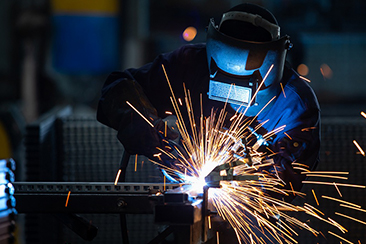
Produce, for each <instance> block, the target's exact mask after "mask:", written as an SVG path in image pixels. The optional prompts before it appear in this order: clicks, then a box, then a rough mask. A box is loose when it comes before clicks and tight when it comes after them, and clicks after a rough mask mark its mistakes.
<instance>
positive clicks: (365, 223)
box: [335, 212, 366, 225]
mask: <svg viewBox="0 0 366 244" xmlns="http://www.w3.org/2000/svg"><path fill="white" fill-rule="evenodd" d="M335 214H336V215H339V216H342V217H344V218H347V219H350V220H353V221H356V222H358V223H361V224H363V225H366V222H365V221H362V220H359V219H356V218H353V217H351V216H348V215H345V214H341V213H337V212H336V213H335Z"/></svg>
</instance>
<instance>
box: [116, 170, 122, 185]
mask: <svg viewBox="0 0 366 244" xmlns="http://www.w3.org/2000/svg"><path fill="white" fill-rule="evenodd" d="M121 171H122V170H121V169H120V170H118V173H117V176H116V179H115V181H114V185H115V186H116V185H117V182H118V180H119V176H120V175H121Z"/></svg>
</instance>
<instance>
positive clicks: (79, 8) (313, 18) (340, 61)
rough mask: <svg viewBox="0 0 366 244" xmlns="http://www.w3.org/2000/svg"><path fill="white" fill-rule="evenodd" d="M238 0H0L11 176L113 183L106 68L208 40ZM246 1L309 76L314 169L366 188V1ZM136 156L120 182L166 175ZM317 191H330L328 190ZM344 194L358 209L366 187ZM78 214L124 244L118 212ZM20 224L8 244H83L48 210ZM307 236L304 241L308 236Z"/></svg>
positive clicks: (2, 113) (358, 230)
mask: <svg viewBox="0 0 366 244" xmlns="http://www.w3.org/2000/svg"><path fill="white" fill-rule="evenodd" d="M241 2H244V1H239V0H226V1H225V0H184V1H182V0H103V1H102V0H2V1H0V33H1V34H0V158H13V159H14V160H15V162H16V166H17V167H16V169H15V181H54V182H62V181H75V182H76V181H80V182H106V181H108V182H110V181H111V182H112V181H114V178H115V174H116V170H117V169H118V167H119V162H120V160H121V155H122V152H123V147H122V146H121V145H120V144H119V143H118V141H117V139H116V137H115V135H116V133H115V132H114V131H113V130H111V129H109V128H106V127H105V126H103V125H101V124H99V123H98V122H97V121H96V119H95V111H96V106H97V102H98V98H99V95H100V90H101V87H102V85H103V82H104V80H105V78H106V77H107V75H108V74H109V73H110V72H112V71H114V70H121V69H125V68H129V67H139V66H141V65H143V64H145V63H147V62H149V61H152V60H153V59H154V57H156V56H157V55H158V54H160V53H164V52H169V51H173V50H174V49H176V48H177V47H179V46H181V45H184V44H188V43H199V42H204V41H205V36H206V32H205V28H206V26H207V24H208V21H209V19H210V18H211V17H214V18H215V19H216V21H218V20H219V19H220V16H221V14H222V12H223V11H225V10H228V9H229V8H230V7H232V6H234V5H236V4H239V3H241ZM246 2H251V3H256V4H259V5H262V6H264V7H266V8H268V9H269V10H270V11H271V12H272V13H273V14H274V15H275V16H276V17H277V19H278V21H279V25H280V26H281V34H282V35H284V34H288V35H289V36H290V37H291V41H292V43H293V44H294V46H293V48H292V50H291V51H290V53H289V55H288V60H289V61H290V63H292V65H293V67H294V69H295V70H297V71H298V73H299V74H301V75H302V76H304V77H306V78H307V79H309V80H311V82H310V85H311V86H312V87H313V89H314V90H315V93H316V94H317V96H318V99H319V102H320V106H321V109H322V138H323V143H322V149H321V164H320V169H322V170H343V171H348V172H350V181H351V182H352V183H355V184H360V185H365V184H366V180H365V178H366V177H364V175H365V174H366V169H365V167H366V166H365V165H366V160H365V157H364V156H363V155H362V154H361V153H360V152H359V150H358V149H357V148H356V147H355V145H354V144H353V140H356V141H357V142H358V143H359V145H360V146H361V147H363V148H365V149H366V118H364V117H363V116H362V114H361V112H362V111H365V110H366V95H365V92H366V82H365V81H364V76H365V70H366V27H365V26H366V1H364V0H348V1H344V0H255V1H254V0H253V1H249V0H248V1H246ZM133 160H134V159H133ZM139 162H140V164H139V165H140V166H139V170H138V172H135V171H134V169H133V168H131V167H132V166H129V169H128V170H129V171H128V172H129V173H128V174H127V176H128V177H127V179H126V180H127V181H128V182H161V181H162V178H161V175H160V173H159V172H158V170H157V169H156V168H155V167H154V166H152V165H150V164H149V163H148V162H146V161H145V163H141V162H144V158H143V157H139ZM306 190H309V189H305V191H306ZM319 191H323V192H327V194H329V195H331V194H333V195H334V194H336V192H334V189H333V188H332V189H329V188H324V189H323V188H321V189H319ZM345 191H346V192H344V198H345V199H349V200H350V201H352V202H355V203H356V204H359V205H361V206H362V207H364V208H366V206H365V200H366V194H365V193H366V191H365V190H364V189H357V190H354V189H352V190H348V189H347V190H345ZM333 207H334V206H333V205H331V204H329V208H333ZM15 208H16V207H15ZM350 211H351V210H350ZM352 214H353V215H354V213H350V215H352ZM357 214H358V218H359V219H366V216H365V215H363V213H357ZM86 217H87V218H89V219H93V222H94V223H96V225H98V227H99V234H98V236H97V238H96V239H95V240H94V241H93V242H94V243H121V235H120V233H119V232H120V229H119V228H120V227H119V218H118V216H116V215H101V214H99V215H93V214H91V215H87V216H86ZM338 218H339V219H341V217H339V216H338V217H337V216H336V217H335V219H338ZM127 220H128V221H129V222H130V230H129V231H130V236H131V239H133V240H135V242H132V243H148V240H149V238H150V239H151V238H152V237H153V236H154V234H155V233H156V231H157V230H156V228H158V227H155V226H154V224H153V219H152V218H151V216H141V215H137V216H135V215H131V216H128V218H127ZM16 222H17V228H16V229H15V232H14V235H15V236H16V240H15V241H16V243H22V244H30V243H86V241H83V240H82V239H81V238H80V237H78V236H77V235H75V234H74V233H72V232H71V231H69V230H68V229H67V228H65V227H64V226H63V225H61V224H60V223H59V221H58V220H57V219H56V218H53V216H49V215H42V214H22V213H19V214H18V216H17V221H16ZM346 223H347V227H348V228H349V229H350V231H349V233H348V236H347V237H348V238H349V239H350V240H352V241H353V242H354V243H357V241H359V242H360V243H361V242H362V243H365V240H366V226H365V225H363V224H361V223H356V222H354V221H348V220H346ZM318 226H319V227H320V228H321V226H322V225H321V224H320V223H319V224H318ZM141 233H142V234H141ZM142 236H143V237H142ZM311 238H312V237H311V236H306V237H304V238H303V241H302V242H301V241H300V243H313V242H311V241H309V240H312V239H311ZM315 243H316V242H315ZM330 243H336V242H332V240H330Z"/></svg>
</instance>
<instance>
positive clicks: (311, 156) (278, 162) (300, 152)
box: [266, 86, 320, 201]
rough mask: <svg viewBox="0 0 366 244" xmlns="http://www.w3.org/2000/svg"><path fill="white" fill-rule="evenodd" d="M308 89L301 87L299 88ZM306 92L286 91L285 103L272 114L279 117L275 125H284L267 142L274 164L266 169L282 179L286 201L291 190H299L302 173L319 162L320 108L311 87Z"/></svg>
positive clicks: (303, 175) (290, 197) (302, 177)
mask: <svg viewBox="0 0 366 244" xmlns="http://www.w3.org/2000/svg"><path fill="white" fill-rule="evenodd" d="M308 88H309V87H308ZM308 88H307V87H304V86H302V87H301V90H303V91H305V90H306V89H308ZM309 91H310V92H309V93H306V94H304V93H303V94H301V93H300V94H299V93H297V92H295V93H293V94H294V96H291V94H290V91H288V92H289V94H288V97H287V98H285V99H284V100H283V101H284V102H286V103H289V104H288V105H283V106H279V108H277V111H278V113H277V114H275V116H274V117H276V118H279V119H278V121H276V128H278V127H279V126H282V125H285V127H284V130H283V131H280V132H279V133H277V135H275V136H274V138H273V139H272V140H271V141H269V146H268V148H267V149H268V151H267V153H268V154H273V156H272V158H273V160H274V164H275V167H268V168H267V169H266V170H268V171H269V172H270V173H271V174H278V176H279V177H280V178H281V179H282V181H283V183H284V188H285V189H287V190H289V192H290V193H289V196H288V197H287V200H288V201H291V200H292V199H293V198H294V196H295V194H293V193H292V190H294V191H300V190H301V188H302V186H303V183H302V181H303V180H304V179H305V178H306V174H305V172H306V171H311V170H314V169H315V168H316V166H317V164H318V162H319V151H320V108H319V104H318V102H317V100H316V97H315V96H314V95H315V94H314V93H313V91H312V90H311V89H309ZM291 97H292V98H291ZM286 106H287V107H286ZM271 119H273V120H274V118H271ZM281 197H282V196H281ZM285 199H286V198H285Z"/></svg>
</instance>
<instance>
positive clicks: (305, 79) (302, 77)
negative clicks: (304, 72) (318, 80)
mask: <svg viewBox="0 0 366 244" xmlns="http://www.w3.org/2000/svg"><path fill="white" fill-rule="evenodd" d="M300 78H301V79H303V80H304V81H307V82H309V83H310V82H311V80H309V79H307V78H305V77H304V76H300Z"/></svg>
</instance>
